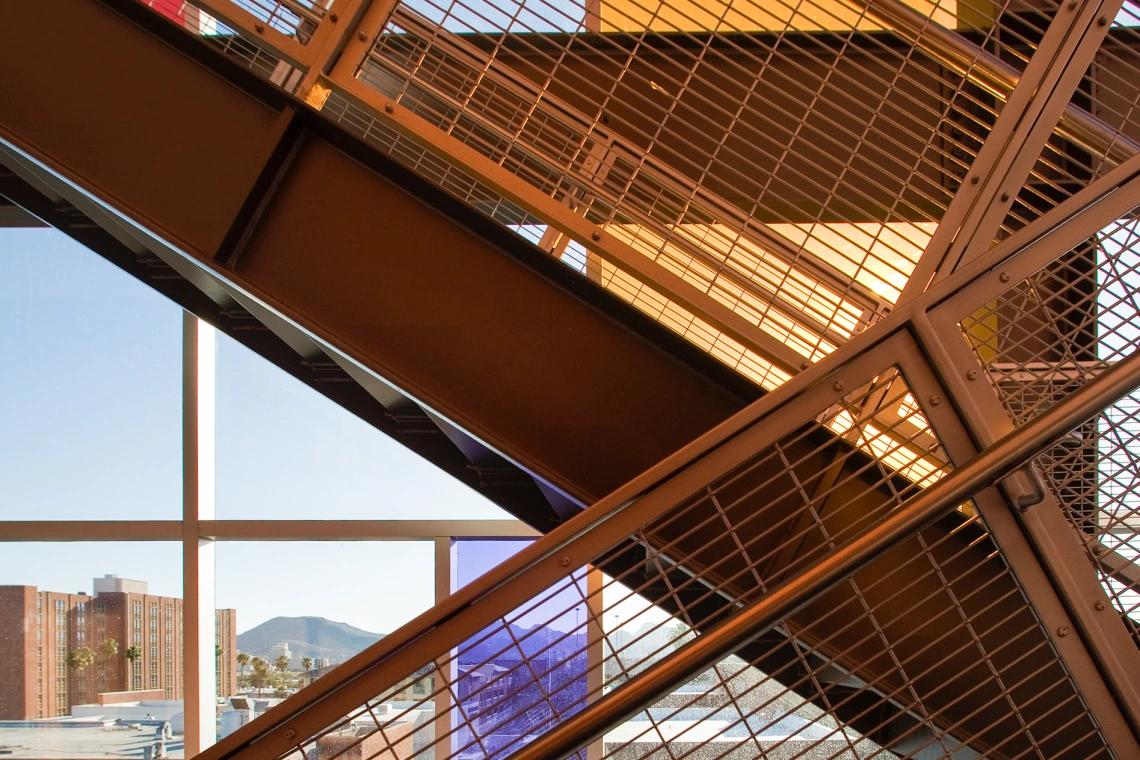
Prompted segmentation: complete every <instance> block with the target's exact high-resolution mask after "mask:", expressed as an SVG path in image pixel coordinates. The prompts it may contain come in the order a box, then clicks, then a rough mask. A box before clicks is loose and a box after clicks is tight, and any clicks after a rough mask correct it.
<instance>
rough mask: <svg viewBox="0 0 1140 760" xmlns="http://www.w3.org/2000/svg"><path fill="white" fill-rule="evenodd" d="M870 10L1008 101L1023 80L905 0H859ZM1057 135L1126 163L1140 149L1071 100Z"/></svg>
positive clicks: (916, 42)
mask: <svg viewBox="0 0 1140 760" xmlns="http://www.w3.org/2000/svg"><path fill="white" fill-rule="evenodd" d="M855 2H857V3H859V4H860V5H862V6H863V7H864V8H866V10H867V15H868V16H870V17H872V18H874V19H875V20H877V21H879V22H880V23H882V24H883V26H885V27H886V28H887V29H891V30H893V31H895V32H898V33H899V34H901V35H902V36H904V37H905V38H906V39H908V40H909V41H910V42H912V43H913V44H915V45H917V46H918V47H919V49H921V50H922V51H923V52H924V53H926V54H927V55H929V56H931V57H932V58H934V59H935V60H937V61H938V62H939V63H941V64H943V65H944V66H949V67H950V68H951V69H953V70H954V71H956V72H958V73H959V74H961V75H963V76H966V77H969V78H970V80H971V81H972V82H974V84H976V85H978V86H979V87H981V88H983V89H984V90H986V91H988V92H989V93H990V94H992V95H994V96H996V97H998V98H1001V99H1002V100H1005V99H1007V98H1008V97H1009V94H1010V92H1012V91H1013V88H1014V87H1015V86H1016V85H1017V83H1018V81H1019V80H1020V79H1021V72H1019V71H1018V70H1017V69H1016V68H1015V67H1013V66H1011V65H1009V64H1008V63H1006V62H1005V61H1003V60H1001V59H1000V58H998V57H997V56H996V55H994V54H993V53H991V52H989V51H988V50H984V49H982V48H980V47H978V46H977V45H975V44H974V43H972V42H970V41H969V40H967V39H966V38H965V37H963V36H962V35H960V34H957V33H955V32H953V31H951V30H950V29H947V28H946V27H944V26H942V25H941V24H939V23H937V22H935V21H933V20H931V19H930V18H928V17H927V16H926V15H925V14H923V13H922V12H920V11H917V10H915V9H914V8H912V7H910V6H909V5H907V4H906V3H904V2H902V0H855ZM1057 134H1059V135H1061V136H1062V137H1064V138H1065V139H1066V140H1069V141H1070V142H1073V143H1075V144H1076V145H1078V146H1080V147H1081V148H1083V149H1084V150H1086V151H1089V152H1091V153H1095V154H1100V155H1104V156H1105V157H1106V158H1107V159H1108V160H1109V161H1110V162H1111V163H1113V164H1121V163H1123V162H1124V161H1126V160H1127V159H1129V158H1131V157H1132V156H1134V155H1136V154H1137V153H1140V143H1136V142H1135V141H1133V140H1132V139H1130V138H1128V137H1126V136H1125V135H1123V134H1120V133H1118V132H1117V131H1116V130H1115V129H1113V128H1112V127H1111V126H1109V125H1108V124H1106V123H1105V122H1103V121H1101V120H1100V119H1098V118H1096V117H1095V116H1093V115H1092V114H1091V113H1089V112H1088V111H1086V110H1085V109H1083V108H1080V107H1079V106H1075V105H1073V104H1072V103H1069V104H1068V105H1067V106H1065V111H1064V113H1062V114H1061V119H1060V121H1059V122H1058V124H1057Z"/></svg>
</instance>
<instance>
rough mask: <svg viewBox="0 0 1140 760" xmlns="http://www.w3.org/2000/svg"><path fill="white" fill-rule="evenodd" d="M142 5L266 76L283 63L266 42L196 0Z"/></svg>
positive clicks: (149, 0) (147, 0) (154, 0)
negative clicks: (197, 3)
mask: <svg viewBox="0 0 1140 760" xmlns="http://www.w3.org/2000/svg"><path fill="white" fill-rule="evenodd" d="M141 2H142V4H143V5H146V6H148V7H150V8H153V9H154V10H155V11H156V12H158V13H159V14H161V15H162V16H165V17H166V18H168V19H170V20H171V21H173V22H174V23H176V24H178V25H179V26H181V27H182V28H184V29H185V30H186V31H187V32H189V33H190V34H193V35H195V36H198V37H199V38H201V39H202V41H203V42H206V43H207V44H209V45H210V46H211V47H214V48H216V49H218V50H219V51H221V52H222V53H223V54H225V55H226V56H227V57H229V58H230V59H232V60H235V61H237V62H238V63H240V64H241V65H242V66H243V67H245V68H247V69H249V70H251V71H253V72H254V73H256V74H257V75H258V76H260V77H263V78H265V79H272V78H273V77H274V75H275V73H276V72H279V71H280V70H281V69H280V67H281V66H282V61H281V57H280V56H278V55H277V54H276V53H274V52H273V51H272V50H271V49H269V48H268V47H266V46H265V45H264V44H263V43H261V42H259V41H256V40H253V39H250V36H249V35H248V34H246V35H243V34H241V33H240V32H239V31H238V30H236V29H234V28H232V27H230V26H227V25H226V24H225V23H224V22H222V21H219V20H218V19H216V18H214V17H213V16H211V15H210V14H209V13H207V12H206V11H204V10H202V9H201V8H200V7H198V6H197V5H194V4H193V3H188V2H183V0H141Z"/></svg>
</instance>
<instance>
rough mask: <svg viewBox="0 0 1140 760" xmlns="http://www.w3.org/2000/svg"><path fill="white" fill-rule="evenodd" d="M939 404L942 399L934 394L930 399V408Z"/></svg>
mask: <svg viewBox="0 0 1140 760" xmlns="http://www.w3.org/2000/svg"><path fill="white" fill-rule="evenodd" d="M941 403H942V397H941V396H939V395H938V394H937V393H935V394H934V395H933V396H931V397H930V405H931V406H938V405H939V404H941Z"/></svg>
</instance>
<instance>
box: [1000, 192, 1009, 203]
mask: <svg viewBox="0 0 1140 760" xmlns="http://www.w3.org/2000/svg"><path fill="white" fill-rule="evenodd" d="M1001 199H1002V200H1003V201H1008V200H1009V193H1002V194H1001Z"/></svg>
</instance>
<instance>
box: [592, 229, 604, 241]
mask: <svg viewBox="0 0 1140 760" xmlns="http://www.w3.org/2000/svg"><path fill="white" fill-rule="evenodd" d="M590 237H591V238H593V239H594V240H601V239H602V233H600V232H598V231H597V230H594V234H592V235H590Z"/></svg>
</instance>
